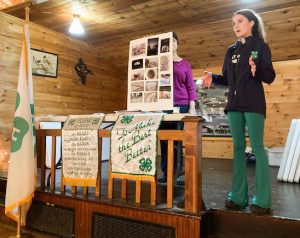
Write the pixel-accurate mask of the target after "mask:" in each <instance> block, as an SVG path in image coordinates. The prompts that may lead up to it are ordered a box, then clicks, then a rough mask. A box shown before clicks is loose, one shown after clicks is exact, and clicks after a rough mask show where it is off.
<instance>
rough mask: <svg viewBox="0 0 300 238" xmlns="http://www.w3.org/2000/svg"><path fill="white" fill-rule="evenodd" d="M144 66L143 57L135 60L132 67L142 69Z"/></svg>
mask: <svg viewBox="0 0 300 238" xmlns="http://www.w3.org/2000/svg"><path fill="white" fill-rule="evenodd" d="M141 68H144V60H143V59H137V60H133V61H132V62H131V69H141Z"/></svg>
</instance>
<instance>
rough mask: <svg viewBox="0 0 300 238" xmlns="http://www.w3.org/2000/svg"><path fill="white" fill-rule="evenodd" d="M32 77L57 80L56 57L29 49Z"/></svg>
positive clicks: (55, 55)
mask: <svg viewBox="0 0 300 238" xmlns="http://www.w3.org/2000/svg"><path fill="white" fill-rule="evenodd" d="M30 52H31V58H32V60H31V65H32V75H36V76H43V77H51V78H57V71H58V55H57V54H54V53H50V52H45V51H41V50H37V49H31V51H30Z"/></svg>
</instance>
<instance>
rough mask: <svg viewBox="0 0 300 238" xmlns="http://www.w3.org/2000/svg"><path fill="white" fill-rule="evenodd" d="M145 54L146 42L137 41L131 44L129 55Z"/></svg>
mask: <svg viewBox="0 0 300 238" xmlns="http://www.w3.org/2000/svg"><path fill="white" fill-rule="evenodd" d="M144 54H146V43H145V42H143V43H139V44H136V45H133V46H132V49H131V56H142V55H144Z"/></svg>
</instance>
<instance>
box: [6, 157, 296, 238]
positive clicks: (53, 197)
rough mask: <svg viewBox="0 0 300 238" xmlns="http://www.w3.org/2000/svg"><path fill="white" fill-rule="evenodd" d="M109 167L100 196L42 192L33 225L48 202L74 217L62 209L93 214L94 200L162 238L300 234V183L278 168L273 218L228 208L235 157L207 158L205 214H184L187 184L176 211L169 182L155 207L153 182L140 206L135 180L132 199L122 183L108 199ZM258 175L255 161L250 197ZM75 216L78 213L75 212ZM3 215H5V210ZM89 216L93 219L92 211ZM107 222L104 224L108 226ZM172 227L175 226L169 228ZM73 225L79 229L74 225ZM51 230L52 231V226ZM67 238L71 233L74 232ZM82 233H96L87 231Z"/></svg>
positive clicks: (177, 190)
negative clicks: (169, 200)
mask: <svg viewBox="0 0 300 238" xmlns="http://www.w3.org/2000/svg"><path fill="white" fill-rule="evenodd" d="M107 165H108V162H103V163H102V173H101V174H102V177H103V180H102V186H101V193H102V195H101V197H100V198H99V197H95V196H94V194H95V193H94V191H92V189H90V190H89V193H88V195H87V196H86V195H80V194H82V192H81V191H80V189H78V191H77V195H76V196H74V195H72V194H71V191H70V190H67V191H66V192H65V194H63V195H62V194H60V191H59V189H58V191H56V192H55V193H54V194H53V193H52V194H51V193H49V194H48V193H42V192H38V191H37V193H36V196H35V203H34V204H35V205H34V206H33V208H34V209H35V210H38V211H35V212H33V213H32V211H31V213H29V219H30V221H29V223H28V225H29V227H33V228H35V229H38V227H37V225H36V224H37V223H36V222H35V221H33V220H32V219H33V217H32V216H36V213H37V212H39V209H43V208H42V206H43V204H47V203H48V205H49V204H50V207H51V204H52V205H53V207H55V208H57V211H54V212H58V213H57V214H61V216H62V217H64V218H66V217H68V214H65V213H64V212H62V213H61V211H60V210H59V208H64V207H69V208H70V207H72V206H74V207H75V208H76V207H79V206H84V207H83V208H82V210H81V212H84V211H86V213H87V214H88V213H89V212H91V208H89V205H88V204H90V205H91V206H93V207H94V208H95V207H98V208H97V209H96V210H98V211H97V212H98V213H99V214H100V215H104V217H105V216H107V215H108V218H113V219H115V218H116V217H122V218H124V217H125V218H128V219H129V220H127V222H129V223H128V225H132V224H131V223H130V222H131V221H134V220H140V221H144V222H145V221H146V225H150V228H149V227H147V228H145V229H148V228H149V229H150V230H151V229H152V231H153V232H154V233H153V234H156V233H157V232H158V233H159V235H155V236H156V237H201V238H203V237H209V238H217V237H249V238H250V237H251V238H252V237H253V238H254V237H256V238H257V237H265V238H266V237H272V238H274V237H278V238H279V237H289V238H290V237H295V238H296V237H297V238H299V237H300V185H299V184H290V183H283V182H277V180H276V177H277V172H278V167H270V175H271V186H272V198H273V205H272V214H270V215H267V216H255V215H253V214H251V213H250V211H249V209H248V208H246V209H245V210H243V211H238V212H236V211H229V210H228V209H226V208H225V206H224V200H225V198H226V194H227V192H228V190H229V188H230V183H231V176H232V166H233V163H232V160H217V159H203V161H202V172H203V174H202V189H203V190H202V192H203V200H204V203H205V205H206V211H203V212H200V213H199V214H188V213H186V212H184V210H183V209H181V208H177V203H178V201H181V199H183V197H184V195H183V194H184V188H183V187H182V186H174V208H172V209H167V207H166V193H167V188H166V184H158V186H157V205H156V206H150V205H149V204H150V184H144V183H143V185H142V197H141V203H140V204H139V205H137V204H136V203H135V198H134V195H135V183H133V182H132V183H131V182H129V183H128V191H127V195H128V196H127V201H126V202H125V201H122V199H120V188H121V181H116V183H115V194H114V197H115V199H113V200H108V199H107V198H105V197H106V194H107V180H105V178H107ZM59 172H60V170H58V171H57V173H59ZM254 174H255V165H253V164H250V165H248V183H249V195H250V196H251V195H253V190H254V187H253V183H254ZM56 183H57V188H59V184H60V181H56ZM2 202H3V200H2ZM71 204H73V205H71ZM79 204H82V205H79ZM1 210H2V209H1ZM88 211H89V212H88ZM47 212H48V214H49V216H50V217H51V214H52V213H53V212H52V211H51V209H50V210H49V209H48V210H47ZM47 212H46V213H47ZM67 212H68V210H67ZM97 212H96V213H93V216H95V214H96V215H97ZM44 213H45V211H44ZM69 215H70V217H72V215H71V214H69ZM1 216H3V213H2V214H1ZM77 217H78V216H77ZM43 219H44V218H43ZM72 219H73V218H72ZM74 219H77V218H74ZM86 219H91V218H90V217H88V215H86ZM97 219H98V220H97ZM97 219H96V220H97V221H99V218H97ZM59 220H60V219H59V218H57V221H59ZM45 222H47V221H45ZM110 222H111V221H110ZM118 222H119V221H118ZM91 223H93V222H92V221H90V222H88V224H89V226H91ZM120 224H121V223H120ZM153 224H156V225H162V227H159V226H158V227H156V228H158V230H155V229H156V228H155V229H154V228H153V227H151V225H153ZM39 225H40V224H39ZM84 225H85V224H83V226H84ZM93 225H94V223H93ZM99 225H100V224H98V226H99ZM101 225H102V226H103V224H101ZM198 226H199V227H198ZM164 228H166V230H164ZM168 228H170V229H169V230H168ZM73 229H74V230H76V229H75V228H74V227H73ZM108 229H109V228H108ZM153 229H154V230H153ZM100 230H101V229H100ZM44 231H45V230H44ZM46 231H47V232H49V230H46ZM93 231H94V230H93ZM55 232H59V231H55ZM62 232H66V231H62ZM155 232H156V233H155ZM164 232H165V233H164ZM50 233H51V231H50ZM158 233H157V234H158ZM56 234H57V233H56ZM66 234H67V233H66ZM132 234H133V233H132ZM63 237H68V235H65V236H63ZM80 237H91V236H90V235H87V236H82V235H81V236H80ZM92 237H120V236H118V235H117V233H116V235H115V236H105V235H103V234H102V235H101V234H98V235H97V234H96V233H95V232H94V233H92ZM136 237H139V236H136ZM140 237H143V238H145V237H154V236H152V235H149V236H147V235H145V234H144V235H143V236H140Z"/></svg>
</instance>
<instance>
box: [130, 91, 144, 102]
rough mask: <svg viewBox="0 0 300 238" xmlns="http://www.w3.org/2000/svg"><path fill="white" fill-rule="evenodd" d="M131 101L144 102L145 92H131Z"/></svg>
mask: <svg viewBox="0 0 300 238" xmlns="http://www.w3.org/2000/svg"><path fill="white" fill-rule="evenodd" d="M130 102H131V103H142V102H143V93H131V94H130Z"/></svg>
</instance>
